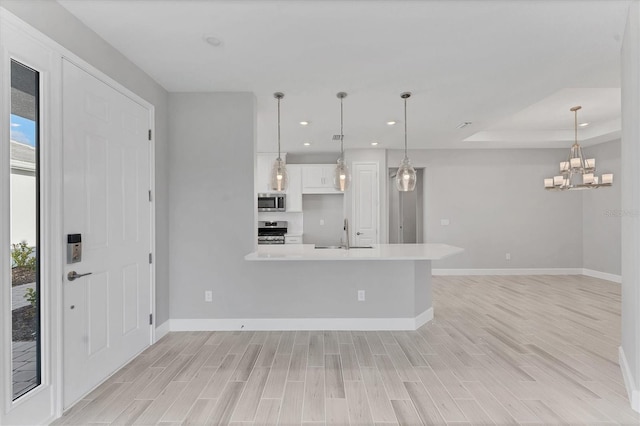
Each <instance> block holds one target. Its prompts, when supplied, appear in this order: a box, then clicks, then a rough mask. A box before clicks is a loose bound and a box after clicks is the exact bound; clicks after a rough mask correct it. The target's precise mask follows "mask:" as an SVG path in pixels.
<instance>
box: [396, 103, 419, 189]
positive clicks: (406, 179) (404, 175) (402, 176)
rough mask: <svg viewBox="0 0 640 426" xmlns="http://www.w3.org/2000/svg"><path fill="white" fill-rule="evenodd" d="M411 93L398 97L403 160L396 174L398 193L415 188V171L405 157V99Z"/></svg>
mask: <svg viewBox="0 0 640 426" xmlns="http://www.w3.org/2000/svg"><path fill="white" fill-rule="evenodd" d="M410 96H411V92H404V93H402V94H401V95H400V97H401V98H402V99H404V159H403V160H402V162H401V163H400V167H398V172H397V173H396V188H397V189H398V191H400V192H409V191H413V190H414V189H415V188H416V180H417V178H416V169H414V168H413V166H412V165H411V162H410V161H409V157H408V156H407V99H408V98H409V97H410Z"/></svg>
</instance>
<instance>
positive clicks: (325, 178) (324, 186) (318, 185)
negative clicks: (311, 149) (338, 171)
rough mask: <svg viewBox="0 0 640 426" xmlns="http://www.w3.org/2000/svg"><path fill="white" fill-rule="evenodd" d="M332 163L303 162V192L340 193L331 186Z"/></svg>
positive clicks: (333, 167)
mask: <svg viewBox="0 0 640 426" xmlns="http://www.w3.org/2000/svg"><path fill="white" fill-rule="evenodd" d="M335 168H336V166H335V165H333V164H303V165H302V193H303V194H342V192H340V191H338V190H337V189H336V188H335V187H334V186H333V172H334V170H335Z"/></svg>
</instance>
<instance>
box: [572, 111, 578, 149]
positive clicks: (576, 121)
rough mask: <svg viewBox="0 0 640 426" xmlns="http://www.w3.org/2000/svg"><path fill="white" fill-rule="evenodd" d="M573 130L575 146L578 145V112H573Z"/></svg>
mask: <svg viewBox="0 0 640 426" xmlns="http://www.w3.org/2000/svg"><path fill="white" fill-rule="evenodd" d="M573 129H574V132H575V133H574V134H575V144H576V145H577V144H578V110H575V111H574V120H573Z"/></svg>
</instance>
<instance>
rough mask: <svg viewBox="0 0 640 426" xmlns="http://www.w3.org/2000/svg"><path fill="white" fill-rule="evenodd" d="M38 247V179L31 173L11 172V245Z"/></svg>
mask: <svg viewBox="0 0 640 426" xmlns="http://www.w3.org/2000/svg"><path fill="white" fill-rule="evenodd" d="M22 241H26V242H27V244H28V245H29V246H30V247H33V246H35V245H36V178H35V176H34V174H33V173H31V172H15V173H14V172H13V171H12V172H11V244H18V243H20V242H22Z"/></svg>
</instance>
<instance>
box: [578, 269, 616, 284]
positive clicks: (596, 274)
mask: <svg viewBox="0 0 640 426" xmlns="http://www.w3.org/2000/svg"><path fill="white" fill-rule="evenodd" d="M582 275H586V276H588V277H593V278H600V279H601V280H607V281H613V282H614V283H618V284H621V283H622V276H621V275H615V274H610V273H608V272H600V271H594V270H593V269H586V268H585V269H583V270H582Z"/></svg>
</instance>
